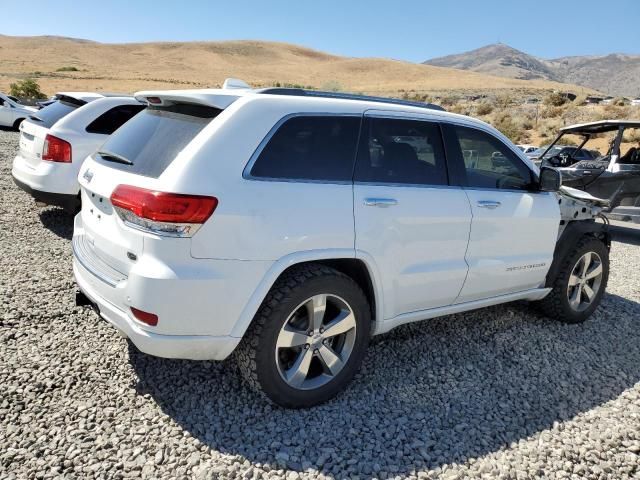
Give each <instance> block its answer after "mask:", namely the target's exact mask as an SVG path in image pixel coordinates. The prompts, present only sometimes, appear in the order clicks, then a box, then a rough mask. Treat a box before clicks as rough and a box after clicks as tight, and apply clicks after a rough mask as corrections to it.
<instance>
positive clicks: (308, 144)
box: [251, 116, 360, 181]
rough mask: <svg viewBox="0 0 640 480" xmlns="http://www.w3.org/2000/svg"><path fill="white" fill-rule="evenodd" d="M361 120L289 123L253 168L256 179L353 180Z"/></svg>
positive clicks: (318, 119) (327, 118)
mask: <svg viewBox="0 0 640 480" xmlns="http://www.w3.org/2000/svg"><path fill="white" fill-rule="evenodd" d="M359 129H360V117H345V116H339V117H330V116H306V117H305V116H300V117H292V118H290V119H288V120H286V121H285V122H284V123H283V124H282V125H281V126H280V128H278V130H277V131H276V132H275V134H274V135H273V136H272V137H271V139H270V140H269V142H268V143H267V145H266V146H265V147H264V149H263V150H262V152H260V156H259V157H258V159H257V160H256V162H255V164H254V165H253V167H252V168H251V175H252V176H254V177H267V178H291V179H305V180H329V181H332V180H334V181H350V180H351V177H352V174H353V162H354V160H355V155H356V145H357V143H358V132H359Z"/></svg>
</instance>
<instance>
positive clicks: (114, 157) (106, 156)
mask: <svg viewBox="0 0 640 480" xmlns="http://www.w3.org/2000/svg"><path fill="white" fill-rule="evenodd" d="M98 155H100V158H102V159H103V160H106V161H107V162H115V163H124V164H125V165H133V162H132V161H131V160H129V159H128V158H125V157H123V156H121V155H118V154H117V153H112V152H98Z"/></svg>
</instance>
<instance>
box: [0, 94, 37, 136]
mask: <svg viewBox="0 0 640 480" xmlns="http://www.w3.org/2000/svg"><path fill="white" fill-rule="evenodd" d="M37 111H38V109H37V108H35V107H27V106H26V105H22V104H21V103H20V102H19V101H18V99H17V98H15V97H11V96H10V95H6V94H4V93H0V127H8V128H15V129H16V130H17V129H18V127H19V126H20V123H22V121H23V120H24V119H25V118H27V117H28V116H29V115H31V114H32V113H33V112H37Z"/></svg>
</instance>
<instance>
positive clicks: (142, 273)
mask: <svg viewBox="0 0 640 480" xmlns="http://www.w3.org/2000/svg"><path fill="white" fill-rule="evenodd" d="M125 228H126V227H125ZM184 243H185V239H179V240H178V239H170V238H163V239H160V238H155V239H151V238H145V244H144V245H145V246H144V249H143V251H142V252H141V253H140V254H139V256H138V258H137V259H135V260H131V261H130V262H129V263H127V264H125V263H123V264H122V265H121V266H119V267H118V268H120V269H121V270H123V271H119V270H117V269H116V268H114V265H113V262H108V261H107V260H106V259H105V254H104V252H102V253H100V252H99V251H96V250H95V248H96V247H95V246H94V241H93V240H92V235H91V234H89V233H87V232H86V231H85V228H84V225H83V223H82V214H80V215H76V217H75V220H74V237H73V240H72V249H73V272H74V276H75V279H76V283H77V285H78V287H79V289H80V290H81V291H82V293H84V294H85V295H86V296H87V297H88V298H89V300H90V301H91V302H92V303H94V304H95V305H96V307H97V309H98V311H99V312H100V316H102V317H103V318H104V319H105V320H107V321H108V322H109V323H111V324H112V325H113V326H115V327H116V328H117V329H118V330H119V331H120V332H122V333H123V334H124V335H126V336H127V337H129V338H130V339H131V341H132V342H133V343H134V344H135V345H136V346H137V347H138V348H139V349H140V350H142V351H143V352H145V353H148V354H150V355H155V356H158V357H165V358H183V359H191V360H223V359H224V358H226V357H227V356H229V355H230V354H231V352H232V351H233V350H234V349H235V347H236V346H237V345H238V343H239V342H240V340H241V337H242V335H243V333H244V331H242V332H240V333H235V332H234V328H236V326H237V324H238V323H239V321H240V319H241V318H243V312H244V310H245V307H246V306H247V304H248V303H249V300H250V298H251V297H252V295H253V294H254V292H255V289H256V286H257V284H258V283H259V282H260V280H261V279H262V278H263V277H264V275H265V273H266V271H267V270H268V268H269V267H270V265H271V264H272V262H248V261H236V260H212V259H194V258H192V257H191V256H190V252H189V249H188V248H186V249H185V248H184V247H188V243H187V244H186V245H183V244H184ZM123 256H124V255H123ZM163 259H164V260H163ZM131 307H135V308H138V309H140V310H143V311H145V312H151V313H153V314H155V315H157V316H158V324H157V325H156V326H150V325H146V324H144V323H142V322H140V321H139V320H137V319H136V318H135V317H134V316H133V314H132V312H131ZM232 332H234V333H233V335H232Z"/></svg>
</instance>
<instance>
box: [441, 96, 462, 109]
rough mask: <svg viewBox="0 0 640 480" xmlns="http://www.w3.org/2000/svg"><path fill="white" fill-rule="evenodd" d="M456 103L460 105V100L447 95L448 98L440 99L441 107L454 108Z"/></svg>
mask: <svg viewBox="0 0 640 480" xmlns="http://www.w3.org/2000/svg"><path fill="white" fill-rule="evenodd" d="M456 103H458V99H457V97H454V96H453V95H447V96H446V97H442V98H441V99H440V105H442V106H443V107H452V106H453V105H455V104H456Z"/></svg>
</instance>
